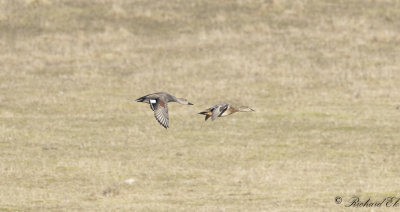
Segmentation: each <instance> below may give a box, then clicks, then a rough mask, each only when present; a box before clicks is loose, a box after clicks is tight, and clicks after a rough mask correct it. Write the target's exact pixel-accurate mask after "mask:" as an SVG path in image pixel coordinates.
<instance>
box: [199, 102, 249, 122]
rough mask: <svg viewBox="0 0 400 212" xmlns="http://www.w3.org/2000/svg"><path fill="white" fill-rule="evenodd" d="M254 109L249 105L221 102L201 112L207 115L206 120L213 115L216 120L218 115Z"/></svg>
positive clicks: (212, 118) (212, 117)
mask: <svg viewBox="0 0 400 212" xmlns="http://www.w3.org/2000/svg"><path fill="white" fill-rule="evenodd" d="M251 111H254V110H253V109H251V108H249V107H247V106H240V107H235V106H232V105H231V104H228V103H221V104H217V105H214V106H212V107H210V108H208V109H206V110H204V111H202V112H200V113H199V114H202V115H205V116H206V118H205V121H207V119H208V118H210V117H211V120H213V121H214V120H215V119H216V118H217V117H223V116H228V115H231V114H233V113H236V112H251Z"/></svg>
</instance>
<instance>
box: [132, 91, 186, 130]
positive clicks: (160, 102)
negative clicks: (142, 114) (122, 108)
mask: <svg viewBox="0 0 400 212" xmlns="http://www.w3.org/2000/svg"><path fill="white" fill-rule="evenodd" d="M136 101H137V102H144V103H148V104H150V108H151V109H152V110H153V111H154V117H155V118H156V120H157V121H158V123H160V124H161V126H163V127H164V128H165V129H167V128H168V127H169V117H168V102H177V103H179V104H183V105H193V104H192V103H190V102H189V101H188V100H187V99H185V98H176V97H175V96H172V95H171V94H169V93H166V92H158V93H153V94H148V95H146V96H142V97H140V98H139V99H136Z"/></svg>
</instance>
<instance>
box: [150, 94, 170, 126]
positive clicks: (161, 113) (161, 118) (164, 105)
mask: <svg viewBox="0 0 400 212" xmlns="http://www.w3.org/2000/svg"><path fill="white" fill-rule="evenodd" d="M156 101H157V102H156V103H155V104H154V105H153V108H154V117H155V118H156V119H157V121H158V123H160V124H161V125H162V126H163V127H164V128H165V129H167V128H168V127H169V125H168V124H169V117H168V102H167V101H165V100H162V99H157V100H156ZM150 105H152V104H150ZM153 108H152V109H153Z"/></svg>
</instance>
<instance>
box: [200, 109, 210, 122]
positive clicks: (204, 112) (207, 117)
mask: <svg viewBox="0 0 400 212" xmlns="http://www.w3.org/2000/svg"><path fill="white" fill-rule="evenodd" d="M199 114H201V115H205V116H206V117H205V119H204V121H207V119H209V118H210V117H211V116H210V115H208V114H209V111H203V112H200V113H199Z"/></svg>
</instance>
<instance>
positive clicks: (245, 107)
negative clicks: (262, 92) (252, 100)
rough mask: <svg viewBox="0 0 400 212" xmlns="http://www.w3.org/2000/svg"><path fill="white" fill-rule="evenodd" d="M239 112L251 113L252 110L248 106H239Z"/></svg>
mask: <svg viewBox="0 0 400 212" xmlns="http://www.w3.org/2000/svg"><path fill="white" fill-rule="evenodd" d="M239 111H240V112H253V111H254V110H253V109H251V108H249V107H248V106H240V107H239Z"/></svg>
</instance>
